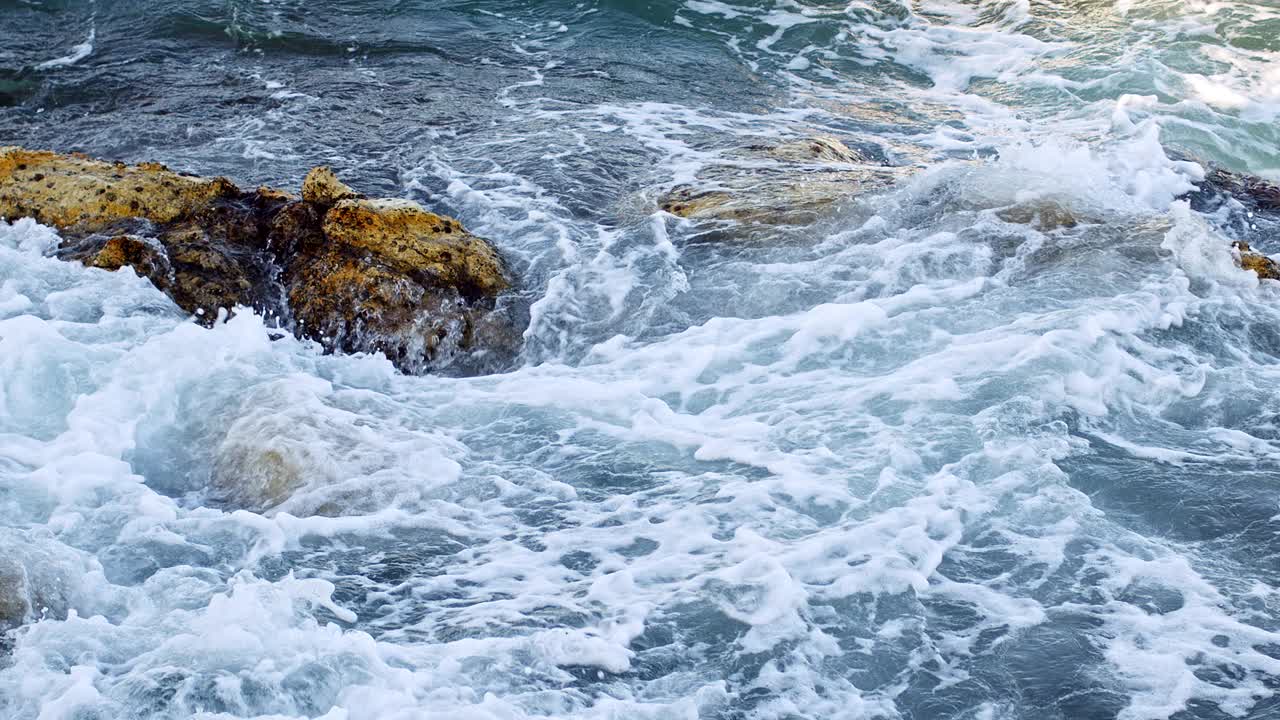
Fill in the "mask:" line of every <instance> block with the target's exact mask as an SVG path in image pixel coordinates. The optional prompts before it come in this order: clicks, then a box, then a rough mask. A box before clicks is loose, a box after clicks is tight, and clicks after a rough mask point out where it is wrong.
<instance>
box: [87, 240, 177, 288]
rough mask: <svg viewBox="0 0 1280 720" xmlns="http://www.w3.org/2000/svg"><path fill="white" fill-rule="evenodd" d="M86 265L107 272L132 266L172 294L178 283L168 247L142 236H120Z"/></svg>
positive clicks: (109, 242)
mask: <svg viewBox="0 0 1280 720" xmlns="http://www.w3.org/2000/svg"><path fill="white" fill-rule="evenodd" d="M85 264H86V265H92V266H94V267H96V268H102V269H103V270H119V269H120V268H122V267H125V266H129V267H131V268H133V269H134V272H136V273H138V274H139V275H141V276H142V277H145V278H148V279H150V280H151V282H152V284H154V285H155V286H156V287H157V288H159V289H161V290H168V289H169V288H170V287H172V285H173V281H174V277H173V266H172V265H171V264H170V263H169V253H168V252H167V251H166V250H165V249H164V245H161V244H160V241H158V240H154V239H152V238H147V237H141V236H138V235H116V236H115V237H113V238H111V239H109V240H107V242H106V243H104V244H103V246H102V247H101V248H100V249H99V250H98V251H97V253H95V254H94V255H93V256H91V257H89V258H87V262H86V263H85Z"/></svg>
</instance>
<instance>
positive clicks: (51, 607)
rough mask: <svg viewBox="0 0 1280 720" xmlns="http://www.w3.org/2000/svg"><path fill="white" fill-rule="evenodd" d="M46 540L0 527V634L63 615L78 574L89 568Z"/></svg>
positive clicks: (74, 589) (71, 601) (69, 601)
mask: <svg viewBox="0 0 1280 720" xmlns="http://www.w3.org/2000/svg"><path fill="white" fill-rule="evenodd" d="M46 543H47V541H45V540H37V539H35V538H33V537H31V536H30V535H28V534H26V533H24V532H21V531H17V530H13V529H0V636H2V635H3V634H4V633H7V632H8V631H10V630H13V629H15V628H17V627H20V626H22V625H25V624H27V623H30V622H35V621H37V620H39V619H40V618H42V617H46V616H48V617H55V618H62V617H66V614H67V610H68V608H70V607H72V606H73V604H74V603H73V600H74V599H75V597H76V595H77V594H78V590H79V582H80V578H82V577H84V575H85V574H86V573H88V572H90V568H89V567H88V565H87V564H86V563H84V562H83V561H82V560H81V559H80V557H79V556H78V555H77V554H76V553H74V552H73V551H71V550H70V549H67V548H61V549H59V548H56V547H51V546H50V545H48V544H46ZM0 646H3V640H2V639H0Z"/></svg>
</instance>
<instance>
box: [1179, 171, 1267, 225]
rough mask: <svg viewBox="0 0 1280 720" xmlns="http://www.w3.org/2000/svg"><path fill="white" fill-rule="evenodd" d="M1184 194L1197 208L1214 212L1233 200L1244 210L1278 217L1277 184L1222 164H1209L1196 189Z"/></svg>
mask: <svg viewBox="0 0 1280 720" xmlns="http://www.w3.org/2000/svg"><path fill="white" fill-rule="evenodd" d="M1202 164H1203V163H1202ZM1186 197H1187V199H1188V200H1189V201H1190V203H1191V209H1192V210H1196V211H1199V212H1215V211H1217V210H1218V209H1219V208H1221V207H1223V206H1224V205H1226V204H1228V203H1229V202H1230V201H1232V200H1234V201H1236V202H1238V203H1240V205H1241V206H1242V207H1243V208H1244V210H1245V211H1246V212H1252V213H1257V214H1264V215H1275V216H1277V217H1278V218H1280V185H1277V184H1275V183H1273V182H1271V181H1269V180H1265V179H1263V178H1260V177H1255V176H1252V175H1246V174H1244V173H1238V172H1233V171H1231V170H1227V169H1226V168H1222V167H1214V166H1212V165H1210V166H1209V169H1208V170H1207V171H1206V172H1205V177H1204V180H1203V181H1202V182H1201V183H1200V186H1199V189H1197V190H1196V191H1195V192H1193V193H1190V194H1188V195H1187V196H1186Z"/></svg>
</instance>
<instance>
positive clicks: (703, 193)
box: [658, 136, 910, 226]
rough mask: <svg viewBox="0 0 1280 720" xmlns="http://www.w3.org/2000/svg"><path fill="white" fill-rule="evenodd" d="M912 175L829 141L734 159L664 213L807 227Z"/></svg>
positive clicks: (750, 150)
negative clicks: (849, 201)
mask: <svg viewBox="0 0 1280 720" xmlns="http://www.w3.org/2000/svg"><path fill="white" fill-rule="evenodd" d="M909 172H910V169H908V168H897V167H886V166H884V165H883V164H882V163H880V162H878V161H876V160H873V159H870V158H868V157H866V156H864V155H863V154H861V153H858V152H855V151H854V150H851V149H850V148H849V147H848V146H846V145H845V144H844V143H842V142H841V141H839V140H837V139H835V138H831V137H825V136H818V137H813V138H807V139H805V140H801V141H795V142H789V143H783V144H780V145H773V146H752V147H747V148H743V149H741V150H739V151H736V152H733V153H730V154H729V155H728V156H727V157H726V158H725V161H724V162H722V163H719V164H715V165H712V166H709V167H708V168H706V169H705V170H704V171H703V172H702V173H701V177H699V179H698V181H697V182H696V183H694V184H690V185H682V186H679V187H676V188H673V189H672V190H670V191H669V192H667V193H665V194H663V195H662V196H661V197H659V199H658V206H659V207H660V208H662V209H663V210H664V211H666V212H669V213H671V214H672V215H675V216H677V217H681V218H686V219H691V220H709V221H727V222H733V223H737V224H742V225H748V226H787V225H808V224H810V223H812V222H814V221H815V220H818V219H820V218H822V217H823V216H825V215H827V214H830V213H831V212H832V211H833V210H834V209H835V207H836V206H837V205H838V204H839V203H840V202H841V201H843V200H847V199H849V198H852V197H856V196H858V195H860V194H865V193H868V192H875V191H878V190H883V189H886V188H888V187H890V186H892V185H893V184H895V183H897V182H898V181H899V180H901V179H902V178H903V177H905V176H906V175H907V174H908V173H909Z"/></svg>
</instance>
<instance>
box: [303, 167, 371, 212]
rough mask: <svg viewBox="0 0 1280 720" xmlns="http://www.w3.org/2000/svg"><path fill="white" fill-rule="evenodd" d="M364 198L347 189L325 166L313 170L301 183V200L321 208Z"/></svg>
mask: <svg viewBox="0 0 1280 720" xmlns="http://www.w3.org/2000/svg"><path fill="white" fill-rule="evenodd" d="M360 197H364V196H363V195H361V194H360V193H358V192H356V191H355V190H352V189H351V188H349V187H347V186H346V185H345V184H343V182H342V181H341V180H339V179H338V176H337V175H334V174H333V171H332V170H330V169H329V168H328V167H327V166H322V167H318V168H313V169H312V170H311V172H309V173H307V177H306V178H304V179H303V181H302V199H303V200H305V201H306V202H309V203H312V204H314V205H319V206H321V207H330V206H332V205H334V204H335V203H337V202H338V201H339V200H345V199H347V198H360Z"/></svg>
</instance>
